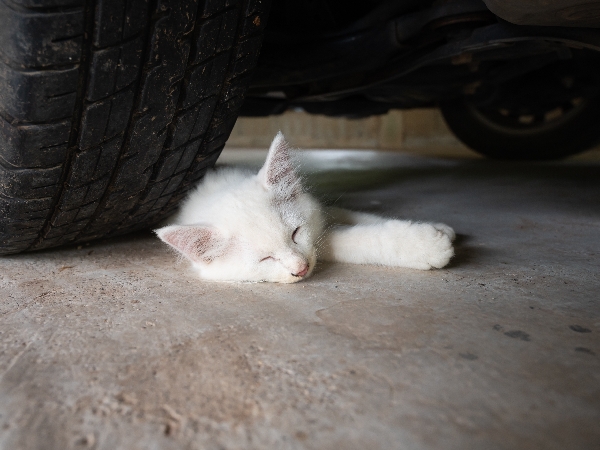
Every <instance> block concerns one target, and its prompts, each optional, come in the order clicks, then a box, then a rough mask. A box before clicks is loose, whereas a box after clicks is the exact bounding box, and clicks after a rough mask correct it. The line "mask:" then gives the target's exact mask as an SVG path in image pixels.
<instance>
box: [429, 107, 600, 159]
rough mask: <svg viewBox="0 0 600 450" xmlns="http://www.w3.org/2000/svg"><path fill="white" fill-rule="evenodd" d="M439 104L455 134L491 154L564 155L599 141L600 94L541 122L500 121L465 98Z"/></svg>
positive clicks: (498, 156) (523, 156) (504, 156)
mask: <svg viewBox="0 0 600 450" xmlns="http://www.w3.org/2000/svg"><path fill="white" fill-rule="evenodd" d="M440 107H441V110H442V114H443V116H444V119H445V120H446V123H447V124H448V127H449V128H450V130H452V132H453V133H454V134H455V135H456V137H458V138H459V139H460V140H461V141H462V142H464V143H465V144H466V145H467V146H469V147H470V148H471V149H473V150H475V151H476V152H477V153H480V154H481V155H484V156H486V157H488V158H493V159H501V160H513V161H519V160H520V161H544V160H553V159H561V158H565V157H567V156H570V155H574V154H577V153H580V152H582V151H585V150H588V149H589V148H591V147H593V146H594V145H595V144H597V143H598V142H599V141H600V96H595V97H592V98H589V99H585V100H584V101H583V103H582V104H581V105H579V106H577V107H576V108H573V110H571V111H569V112H568V113H567V114H565V116H564V117H562V118H559V119H557V120H555V121H551V122H549V123H547V124H542V125H539V126H515V125H511V124H508V125H507V124H504V123H501V120H495V118H494V117H491V116H490V115H488V114H486V113H485V112H483V111H481V110H480V109H479V108H478V107H477V106H475V105H474V104H472V103H470V102H469V101H468V100H467V99H465V98H460V99H457V100H454V101H451V102H446V103H443V104H442V105H440Z"/></svg>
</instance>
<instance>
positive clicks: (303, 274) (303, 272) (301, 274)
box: [292, 264, 310, 278]
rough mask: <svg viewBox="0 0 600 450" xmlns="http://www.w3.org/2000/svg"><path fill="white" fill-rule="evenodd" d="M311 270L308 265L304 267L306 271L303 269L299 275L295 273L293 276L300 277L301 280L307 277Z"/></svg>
mask: <svg viewBox="0 0 600 450" xmlns="http://www.w3.org/2000/svg"><path fill="white" fill-rule="evenodd" d="M309 268H310V267H309V265H308V264H306V265H305V266H304V269H302V270H301V271H300V272H298V273H293V274H292V276H294V277H298V278H301V277H303V276H305V275H306V274H307V273H308V269H309Z"/></svg>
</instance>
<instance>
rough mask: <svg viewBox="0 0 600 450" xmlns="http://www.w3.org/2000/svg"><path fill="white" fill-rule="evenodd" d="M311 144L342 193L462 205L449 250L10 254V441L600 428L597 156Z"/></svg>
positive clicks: (271, 442) (3, 334) (227, 443)
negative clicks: (420, 254) (196, 256)
mask: <svg viewBox="0 0 600 450" xmlns="http://www.w3.org/2000/svg"><path fill="white" fill-rule="evenodd" d="M264 154H265V153H264V152H263V153H261V152H258V153H257V152H248V153H241V152H233V151H226V153H225V154H224V158H223V160H224V161H225V162H232V161H242V160H243V161H247V162H249V163H250V164H256V163H257V161H260V159H261V158H262V157H264ZM303 155H304V156H303V167H304V170H305V171H306V172H307V173H308V179H309V181H310V182H311V183H313V184H314V186H315V191H316V193H317V194H319V195H320V196H322V197H324V198H325V199H328V200H330V201H333V200H337V204H338V205H341V206H344V207H351V208H356V209H362V210H367V211H372V212H377V213H381V214H387V215H394V216H401V217H407V218H412V219H421V220H435V221H443V222H446V223H448V224H450V225H452V226H453V227H455V229H456V230H457V232H458V233H459V239H458V242H457V256H456V257H455V259H454V260H453V262H452V263H451V265H450V266H449V267H447V268H446V269H443V270H436V271H430V272H420V271H415V270H408V269H404V270H403V269H389V268H380V267H366V266H351V265H343V264H321V265H320V266H319V267H318V270H317V272H316V273H315V275H314V276H313V277H312V278H310V279H309V280H307V281H306V282H301V283H298V284H295V285H273V284H214V283H207V282H200V281H198V280H196V279H195V278H194V276H193V274H192V273H191V272H190V271H189V270H188V266H187V264H185V263H181V262H177V260H176V259H175V258H174V256H173V254H172V253H171V252H170V251H168V250H167V248H166V247H165V246H164V245H162V244H161V243H160V242H159V241H158V240H157V239H156V238H154V237H153V236H152V235H151V234H150V233H142V234H139V235H137V236H128V237H124V238H120V239H114V240H110V241H105V242H99V243H94V244H91V245H85V246H83V247H82V248H81V247H78V248H76V247H71V248H64V249H59V250H54V251H45V252H39V253H35V254H24V255H17V256H10V257H2V258H0V289H1V299H0V448H2V449H6V450H13V449H57V450H59V449H60V450H63V449H71V448H73V449H78V448H82V449H83V448H93V449H106V450H114V449H126V450H130V449H160V450H163V449H238V448H239V449H242V448H243V449H250V448H256V449H263V448H273V449H275V448H277V449H301V448H307V449H318V450H328V449H331V450H334V449H335V450H338V449H357V450H363V449H457V450H459V449H460V450H465V449H486V450H488V449H511V450H514V449H560V450H564V449H594V448H600V259H599V255H600V239H599V238H598V234H599V231H600V176H599V174H600V158H599V157H589V156H588V157H586V158H583V159H581V160H571V161H567V162H562V163H546V164H507V163H499V162H488V161H483V160H478V159H464V158H445V159H444V158H438V159H433V158H430V159H425V158H419V157H415V156H410V155H406V154H390V153H385V154H383V153H374V152H335V151H327V152H306V153H304V154H303Z"/></svg>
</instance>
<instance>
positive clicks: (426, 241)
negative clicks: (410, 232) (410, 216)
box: [413, 224, 455, 270]
mask: <svg viewBox="0 0 600 450" xmlns="http://www.w3.org/2000/svg"><path fill="white" fill-rule="evenodd" d="M413 226H414V227H416V230H415V231H416V232H415V247H414V252H415V253H414V263H415V265H414V267H415V268H416V269H422V270H429V269H432V268H436V269H441V268H442V267H444V266H445V265H446V264H448V263H449V262H450V258H452V257H453V256H454V248H453V247H452V239H453V238H454V236H455V234H454V230H452V228H450V227H449V226H447V225H444V224H414V225H413ZM440 227H443V229H440Z"/></svg>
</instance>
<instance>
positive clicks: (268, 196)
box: [156, 133, 454, 283]
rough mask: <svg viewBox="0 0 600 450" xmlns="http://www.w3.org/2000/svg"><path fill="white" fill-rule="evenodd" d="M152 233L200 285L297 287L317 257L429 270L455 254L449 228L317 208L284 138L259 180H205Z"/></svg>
mask: <svg viewBox="0 0 600 450" xmlns="http://www.w3.org/2000/svg"><path fill="white" fill-rule="evenodd" d="M156 234H157V235H158V237H159V238H160V239H162V240H163V241H164V242H166V243H167V244H169V245H170V246H171V247H173V248H174V249H175V250H177V251H178V252H179V253H181V254H182V255H183V256H185V257H186V258H188V259H189V260H190V261H191V263H192V265H193V267H194V268H195V269H196V270H197V271H198V273H199V276H200V277H201V278H204V279H209V280H222V281H271V282H279V283H295V282H297V281H300V280H302V279H304V278H307V277H308V276H310V274H311V273H312V271H313V269H314V268H315V264H316V262H317V257H318V258H319V259H321V260H326V261H340V262H346V263H354V264H381V265H386V266H397V267H410V268H413V269H422V270H428V269H431V268H434V267H436V268H441V267H444V266H445V265H446V264H448V261H450V258H451V257H452V256H453V254H454V251H453V249H452V240H453V239H454V231H453V230H452V228H450V227H449V226H447V225H444V224H426V223H415V222H409V221H404V220H391V219H384V218H381V217H378V216H374V215H371V214H365V213H358V212H352V211H347V210H344V209H340V208H331V207H323V206H321V205H320V204H319V203H318V202H317V201H316V200H315V199H314V198H313V197H312V196H311V195H310V194H308V193H307V192H306V191H305V190H304V189H303V187H302V184H301V180H300V178H299V177H298V175H297V174H296V172H295V170H294V166H293V164H292V161H291V158H290V154H289V151H288V144H287V142H286V141H285V139H284V137H283V135H282V134H281V133H279V134H277V136H275V139H274V140H273V143H272V144H271V148H270V149H269V154H268V156H267V160H266V162H265V164H264V166H263V167H262V168H261V169H260V171H259V172H258V174H253V173H250V172H247V171H244V170H241V169H231V168H226V169H221V170H218V171H215V172H211V173H208V174H207V175H206V176H205V177H204V179H203V180H202V181H201V183H200V185H199V186H198V187H197V188H196V189H195V190H194V191H193V192H192V193H191V194H190V195H189V196H188V198H187V199H186V200H185V201H184V203H183V205H182V206H181V209H180V211H179V213H178V214H177V215H176V216H174V217H173V218H172V220H171V225H169V226H166V227H164V228H160V229H159V230H156Z"/></svg>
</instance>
